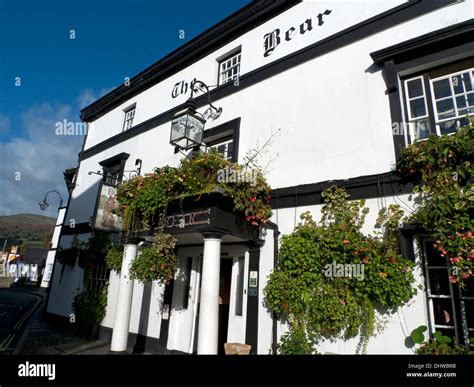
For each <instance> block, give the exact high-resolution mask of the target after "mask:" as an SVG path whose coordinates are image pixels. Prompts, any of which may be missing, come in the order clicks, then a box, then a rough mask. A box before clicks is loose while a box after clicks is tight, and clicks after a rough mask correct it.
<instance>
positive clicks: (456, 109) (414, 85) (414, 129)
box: [404, 67, 474, 140]
mask: <svg viewBox="0 0 474 387" xmlns="http://www.w3.org/2000/svg"><path fill="white" fill-rule="evenodd" d="M404 89H405V93H404V97H405V105H406V115H407V121H408V123H409V128H410V133H411V135H412V137H413V138H414V139H415V140H420V139H424V138H427V137H428V136H429V135H430V134H437V135H443V134H450V133H455V132H456V131H457V130H458V129H459V128H460V127H462V126H464V125H467V124H468V122H469V119H468V116H469V115H472V114H474V68H472V67H471V68H466V69H464V70H461V71H457V72H452V73H450V74H445V75H442V76H433V77H432V76H430V74H429V73H426V74H424V75H421V76H417V77H413V78H410V79H407V80H405V82H404Z"/></svg>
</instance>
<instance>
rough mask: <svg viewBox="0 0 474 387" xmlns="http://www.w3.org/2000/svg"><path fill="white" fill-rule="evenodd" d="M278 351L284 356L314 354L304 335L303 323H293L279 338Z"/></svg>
mask: <svg viewBox="0 0 474 387" xmlns="http://www.w3.org/2000/svg"><path fill="white" fill-rule="evenodd" d="M279 350H280V352H281V353H284V354H285V355H309V354H316V353H317V352H316V351H315V349H314V346H313V344H312V342H311V340H310V339H309V338H308V335H307V333H306V329H305V324H304V321H294V322H293V323H292V324H291V325H290V329H289V330H288V332H286V333H284V334H283V335H282V336H281V340H280V344H279Z"/></svg>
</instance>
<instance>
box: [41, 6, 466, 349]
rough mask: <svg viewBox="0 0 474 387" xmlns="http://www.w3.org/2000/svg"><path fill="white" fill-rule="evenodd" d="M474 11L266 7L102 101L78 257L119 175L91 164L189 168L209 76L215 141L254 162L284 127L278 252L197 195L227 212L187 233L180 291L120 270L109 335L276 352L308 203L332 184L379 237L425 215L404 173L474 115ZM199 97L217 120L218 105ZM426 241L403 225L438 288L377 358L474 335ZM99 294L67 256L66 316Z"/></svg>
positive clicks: (119, 340)
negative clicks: (358, 205) (104, 186)
mask: <svg viewBox="0 0 474 387" xmlns="http://www.w3.org/2000/svg"><path fill="white" fill-rule="evenodd" d="M473 16H474V6H473V2H472V1H457V0H432V1H431V0H430V1H428V0H423V1H418V0H413V1H403V0H399V1H369V0H366V1H362V0H360V1H279V0H262V1H256V2H253V3H251V4H250V5H248V6H246V7H245V8H243V9H241V10H240V11H238V12H236V13H234V14H233V15H231V16H229V17H228V18H226V19H224V20H223V21H222V22H220V23H219V24H217V25H215V26H214V27H212V28H210V29H209V30H207V31H205V32H203V33H202V34H201V35H199V36H198V37H196V38H194V39H192V40H191V41H189V42H188V43H187V44H185V45H183V46H182V47H180V48H179V49H177V50H176V51H174V52H172V53H171V54H169V55H168V56H166V57H164V58H163V59H161V60H160V61H158V62H157V63H155V64H153V65H152V66H150V67H149V68H147V69H145V70H144V71H143V72H141V73H140V74H138V75H137V76H135V77H134V78H132V79H131V80H130V83H129V84H128V85H123V86H120V87H118V88H116V89H115V90H113V91H111V92H110V93H109V94H107V95H105V96H104V97H102V98H100V99H99V100H97V101H96V102H94V103H93V104H91V105H90V106H88V107H86V108H85V109H84V110H83V111H82V119H83V121H85V122H87V123H88V134H87V136H86V138H85V141H84V145H83V149H82V151H81V153H80V158H79V165H78V166H77V170H76V174H75V177H74V183H75V187H74V188H73V190H72V195H71V199H70V201H69V203H68V208H67V214H66V217H65V222H64V224H65V225H66V226H64V227H63V228H62V233H61V238H60V246H62V247H63V248H67V247H69V246H70V245H71V243H73V239H74V237H75V236H76V240H77V238H79V240H81V241H87V240H88V238H89V237H90V236H91V232H92V231H93V230H92V229H91V226H90V221H91V217H93V215H94V209H95V208H96V201H97V197H98V190H99V187H100V184H101V180H102V178H101V176H98V175H97V174H93V173H92V174H91V173H89V172H96V171H98V170H100V171H101V172H102V173H103V174H104V176H107V177H106V179H107V180H108V182H112V183H116V182H117V181H118V180H120V179H121V178H122V176H123V175H124V171H130V170H134V169H136V165H138V164H139V163H140V161H138V164H137V160H141V172H142V173H146V172H151V171H152V169H153V168H154V167H157V166H165V165H172V166H176V165H178V163H179V160H180V158H181V157H182V156H181V155H180V154H175V153H174V148H173V147H172V146H171V145H170V144H169V138H170V128H171V119H172V117H173V115H174V114H175V113H176V112H178V111H180V110H182V109H183V106H184V104H185V101H186V100H187V99H188V98H189V93H190V90H189V85H190V83H191V81H192V80H194V79H198V80H201V81H203V82H205V83H206V84H207V85H216V84H217V85H218V86H217V87H216V88H214V89H213V90H212V91H211V99H212V102H213V104H215V105H216V106H219V107H222V109H223V112H222V114H221V116H220V117H219V118H218V119H216V120H208V122H207V123H206V127H205V129H206V130H205V132H204V142H205V143H206V144H207V146H208V147H216V148H217V149H218V150H219V151H220V152H222V153H224V154H225V155H226V156H227V157H229V158H231V159H232V160H235V161H239V160H242V157H243V156H244V155H245V154H246V152H247V150H249V149H250V148H251V147H253V146H254V145H255V144H256V142H257V141H259V142H260V143H262V142H264V141H265V140H266V139H268V137H269V136H270V134H271V133H272V132H275V131H276V130H278V129H280V131H279V135H278V136H277V137H276V138H275V140H274V142H273V143H272V145H271V148H270V152H269V153H270V154H269V155H268V158H269V160H271V164H270V167H269V170H268V172H267V179H268V182H269V183H270V185H271V186H272V188H273V189H274V191H273V193H272V207H273V216H272V218H271V220H272V222H273V223H274V227H270V228H269V229H268V230H267V233H266V236H265V238H264V240H263V243H261V241H260V240H259V239H258V238H255V236H254V235H253V234H252V233H251V232H249V231H248V230H246V229H244V230H243V229H242V228H241V227H237V226H236V224H235V219H234V218H233V217H232V216H231V217H230V218H229V214H228V213H226V212H225V210H224V209H222V208H220V206H219V203H208V205H207V206H206V207H205V208H202V207H200V208H193V206H192V203H191V204H190V205H189V208H187V209H186V211H188V212H189V213H191V212H194V213H195V212H196V211H200V210H206V211H207V210H209V214H211V215H209V216H208V217H207V218H206V216H204V217H205V218H206V219H205V220H208V221H209V224H206V225H203V224H197V223H199V222H195V223H194V224H193V223H192V222H191V223H190V224H189V225H186V227H184V228H183V229H176V230H175V231H176V236H177V237H178V240H179V242H178V247H179V249H178V257H179V269H178V273H177V277H176V279H175V280H174V281H172V282H171V284H170V285H169V286H166V287H164V286H161V285H158V284H152V285H145V286H144V285H142V284H140V283H139V282H134V283H133V282H129V283H128V285H127V284H126V282H127V281H126V279H122V284H120V281H121V280H120V278H119V276H118V275H116V273H114V272H112V273H110V282H109V289H108V306H107V315H106V317H105V319H104V320H103V322H102V326H101V329H100V334H101V337H102V338H108V339H110V338H111V337H112V333H113V330H114V329H115V331H116V332H114V344H113V345H112V347H113V348H112V349H113V350H124V349H126V348H127V347H128V349H129V350H131V349H135V350H140V349H144V350H146V351H149V352H160V353H169V352H173V351H177V352H184V353H195V352H198V353H217V352H218V351H219V352H220V351H221V350H222V346H221V344H222V343H223V342H239V343H246V344H250V345H251V346H252V352H253V353H258V354H268V353H269V352H270V351H271V350H272V345H273V344H275V343H276V342H277V341H278V338H279V337H280V335H281V334H282V332H283V331H284V329H285V326H284V324H282V323H280V322H278V321H275V320H274V319H273V316H272V314H271V312H269V310H268V309H267V308H266V307H265V302H264V297H263V289H264V287H265V284H266V278H267V276H268V274H269V273H270V272H271V270H272V268H273V265H274V262H275V259H276V256H277V251H278V235H282V234H288V233H291V232H292V231H293V229H294V227H295V225H296V223H297V222H298V220H299V215H300V214H301V213H302V212H304V211H308V210H309V211H311V212H312V213H313V214H314V215H315V216H316V217H317V216H318V215H319V208H320V204H321V192H322V191H323V190H324V189H325V188H327V187H329V186H331V185H333V184H338V185H340V186H343V187H345V188H346V189H347V191H348V193H349V194H350V195H351V198H352V199H354V200H355V199H362V198H364V199H366V200H367V205H368V206H369V207H370V209H371V212H370V214H369V215H368V217H367V222H366V228H365V230H364V231H365V232H371V230H372V228H373V225H374V223H375V218H376V216H377V213H378V210H379V209H380V208H381V207H383V206H387V205H388V204H391V203H394V204H400V205H401V206H402V208H404V209H405V210H406V211H410V210H411V209H412V206H413V203H412V201H411V200H410V197H409V193H410V191H411V188H412V187H411V186H410V185H404V184H402V182H400V180H399V178H398V177H396V176H395V174H394V173H393V172H391V171H392V169H393V166H394V164H395V162H396V160H397V157H399V155H400V149H401V148H403V147H405V146H407V145H408V144H410V143H412V142H413V141H415V140H416V139H417V138H424V137H426V135H427V134H429V133H437V134H444V133H452V132H454V131H456V130H457V127H458V126H459V125H460V124H462V122H463V120H464V119H465V116H466V114H468V113H469V112H471V113H472V109H474V93H473V71H474V43H473V41H472V36H473V29H474V19H473ZM132 60H133V59H132ZM196 101H197V105H198V111H199V112H200V113H204V112H205V110H206V108H207V106H208V105H207V99H206V97H205V96H204V95H202V96H200V97H198V98H197V100H196ZM408 124H410V125H408ZM404 128H408V129H407V130H403V129H404ZM392 129H393V130H392ZM269 160H268V161H269ZM125 175H127V173H126V172H125ZM203 223H207V222H203ZM70 224H73V225H74V227H69V225H70ZM173 232H174V231H173ZM416 232H417V231H416V230H408V229H404V230H402V234H403V236H404V237H403V238H402V250H403V252H404V255H405V256H407V257H410V258H412V259H414V260H416V261H417V262H419V263H421V264H422V265H420V266H419V267H420V268H422V269H418V271H417V279H418V281H419V283H420V284H423V285H425V290H424V291H423V292H419V293H418V295H417V296H416V297H415V298H414V299H413V300H412V301H411V302H410V303H409V304H408V305H406V306H404V307H403V308H400V309H399V311H398V312H397V313H396V314H394V315H393V316H391V318H390V319H389V320H388V321H387V324H386V329H385V331H384V332H383V333H382V334H380V335H378V336H377V337H375V338H373V339H371V340H370V342H369V344H368V353H412V350H411V349H409V348H407V347H406V346H405V344H404V340H405V338H406V336H407V335H409V333H410V332H411V330H412V329H414V328H416V327H418V326H419V325H422V324H424V325H428V326H429V327H430V330H431V331H433V330H434V329H438V330H439V329H441V330H443V332H445V333H446V334H451V335H454V334H455V335H456V336H457V337H462V338H467V336H468V335H470V336H471V337H472V336H473V329H474V317H473V316H474V312H473V311H474V301H473V300H472V299H469V298H463V297H465V296H466V295H465V294H461V293H457V292H454V291H453V289H452V288H451V285H450V284H449V283H448V281H447V278H448V277H447V268H440V269H439V268H438V269H437V270H441V271H443V270H446V283H444V282H443V283H442V284H441V285H442V289H443V290H442V294H439V293H436V292H435V291H434V289H431V288H430V285H429V284H430V281H426V278H427V275H426V274H427V273H428V277H430V276H431V275H432V273H433V271H432V270H433V269H431V266H432V265H433V262H434V261H435V260H436V257H435V256H434V251H433V249H432V248H431V247H430V246H431V245H432V243H430V242H429V237H426V238H415V236H416ZM418 241H419V242H418ZM128 253H129V254H133V253H134V248H130V250H129V251H128ZM129 258H130V257H129ZM122 274H123V273H122ZM179 274H184V276H180V278H184V279H185V280H178V275H179ZM92 276H93V277H92V281H95V282H97V283H100V282H101V281H105V280H106V279H108V278H109V272H108V271H107V270H105V268H104V264H103V263H100V264H98V266H97V267H96V268H95V269H94V272H93V273H92ZM430 278H431V277H430ZM433 278H434V277H433ZM443 278H444V277H443ZM440 281H441V280H440ZM119 285H120V286H121V288H122V289H121V291H120V294H121V296H120V300H119ZM82 286H83V270H82V269H81V268H80V267H79V266H78V265H77V264H76V265H74V266H68V265H66V266H65V267H63V266H62V265H61V264H60V263H58V262H56V264H55V269H54V271H53V277H52V288H51V294H50V297H49V302H48V306H47V312H48V313H49V315H50V316H51V317H56V318H64V319H68V318H69V315H70V313H72V302H73V299H74V296H75V295H76V294H77V293H78V292H79V291H80V290H81V288H82ZM223 291H224V292H228V293H229V294H230V297H228V300H226V301H223V303H222V304H221V306H220V307H219V306H218V304H217V301H216V297H215V296H216V294H217V295H218V294H219V292H223ZM128 300H130V303H128ZM461 301H463V302H464V304H465V310H464V312H460V306H459V305H460V302H461ZM440 305H442V306H443V307H444V308H450V309H449V310H452V311H453V316H455V317H454V318H453V319H451V321H450V322H449V323H445V324H443V323H442V322H441V320H440V316H439V314H438V310H439V308H438V307H439V306H440ZM468 329H469V330H468ZM127 333H128V334H127ZM357 343H358V340H357V339H354V340H349V341H338V342H336V343H327V344H325V345H323V346H322V348H320V350H321V351H322V352H323V353H324V352H331V353H355V351H356V347H357Z"/></svg>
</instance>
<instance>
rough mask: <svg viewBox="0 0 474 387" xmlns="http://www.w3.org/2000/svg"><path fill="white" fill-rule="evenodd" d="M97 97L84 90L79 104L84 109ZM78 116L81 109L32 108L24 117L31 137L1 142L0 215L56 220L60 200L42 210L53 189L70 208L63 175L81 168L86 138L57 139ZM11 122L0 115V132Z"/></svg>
mask: <svg viewBox="0 0 474 387" xmlns="http://www.w3.org/2000/svg"><path fill="white" fill-rule="evenodd" d="M95 95H99V93H97V94H96V93H94V92H93V91H91V90H83V91H82V92H81V93H80V94H79V97H78V98H77V99H76V101H75V102H76V103H78V104H79V106H80V103H81V102H85V101H87V100H88V99H90V98H92V97H93V96H94V98H96V97H95ZM78 113H79V109H78V107H77V106H72V105H67V104H57V103H54V104H52V103H41V104H38V105H35V106H32V107H31V108H29V109H28V110H27V111H25V112H24V113H23V114H22V115H21V117H20V120H21V123H22V125H23V129H25V132H26V133H27V134H28V136H27V137H25V138H13V139H11V140H9V141H8V142H3V143H2V142H0V188H1V192H2V195H1V196H0V215H11V214H17V213H25V212H31V213H38V214H43V215H49V216H54V217H55V216H56V214H57V206H58V199H57V198H56V197H54V196H51V197H48V201H49V202H50V206H49V208H48V209H47V210H46V211H41V210H40V209H39V206H38V202H39V201H41V200H42V199H43V197H44V195H45V193H46V192H47V191H49V190H51V189H56V190H58V191H60V192H61V194H62V196H63V199H64V203H65V204H66V202H67V197H68V194H67V190H66V185H65V182H64V179H63V171H64V170H65V169H66V168H71V167H75V166H76V165H77V162H78V160H77V158H78V153H79V152H80V150H81V146H82V141H83V136H57V135H56V133H55V129H56V123H57V122H63V121H64V120H67V121H70V122H75V121H78V118H77V117H78V116H79V114H78ZM9 122H10V120H9V118H8V117H5V116H2V115H0V131H1V129H2V125H4V126H3V127H8V126H7V125H8V123H9ZM2 123H3V124H2Z"/></svg>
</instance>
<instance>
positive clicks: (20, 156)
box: [0, 0, 250, 216]
mask: <svg viewBox="0 0 474 387" xmlns="http://www.w3.org/2000/svg"><path fill="white" fill-rule="evenodd" d="M249 2H250V1H248V0H246V1H244V0H224V1H223V0H203V1H190V0H186V1H172V0H159V1H157V0H135V1H132V0H115V1H100V0H95V1H91V0H68V1H65V0H42V1H38V0H0V189H1V191H2V195H1V196H0V215H11V214H15V213H23V212H33V213H41V214H45V215H50V216H55V211H56V207H57V205H56V203H57V202H55V200H56V199H55V198H54V197H51V207H50V209H48V211H46V212H41V211H40V209H39V207H38V205H37V203H38V201H39V200H41V199H42V197H43V196H44V193H46V191H48V190H49V189H58V190H60V191H61V192H62V193H63V196H64V198H65V199H66V198H67V195H66V190H65V185H64V182H63V179H62V171H64V170H65V169H66V168H70V167H73V166H75V165H76V164H77V153H78V152H79V151H80V146H81V143H82V137H80V136H56V135H55V123H56V122H62V121H63V120H64V119H66V120H68V121H77V120H78V119H79V114H80V109H81V108H82V107H84V106H86V105H87V104H89V103H91V102H93V101H94V100H95V99H97V98H98V97H100V96H101V95H103V94H105V93H106V92H108V91H110V90H112V89H113V88H115V87H116V86H119V85H120V84H122V83H123V80H124V78H125V77H130V78H131V77H133V76H134V75H135V74H137V73H138V72H139V71H141V70H143V69H145V68H146V67H148V66H150V65H151V64H153V63H154V62H156V61H157V60H159V59H160V58H162V57H163V56H165V55H166V54H168V53H170V52H171V51H173V50H174V49H176V48H177V47H179V46H181V45H183V44H184V43H186V42H187V41H189V40H190V39H192V38H193V37H195V36H196V35H198V34H199V33H201V32H203V31H204V30H206V29H207V28H209V27H211V26H212V25H214V24H216V23H217V22H219V21H220V20H222V19H223V18H225V17H226V16H228V15H230V14H232V13H233V12H235V11H237V10H238V9H240V8H242V7H243V6H245V5H246V4H248V3H249ZM71 30H73V31H74V32H72V31H71ZM180 30H183V31H184V32H185V39H184V40H183V39H180V38H179V31H180ZM73 35H75V36H74V37H75V39H71V38H70V37H71V36H73Z"/></svg>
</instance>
